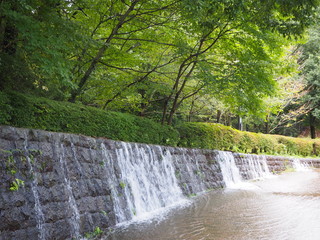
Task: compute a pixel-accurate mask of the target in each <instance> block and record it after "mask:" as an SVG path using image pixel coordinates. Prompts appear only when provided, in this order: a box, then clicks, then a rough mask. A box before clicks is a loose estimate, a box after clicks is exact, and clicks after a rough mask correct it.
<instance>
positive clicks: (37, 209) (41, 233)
mask: <svg viewBox="0 0 320 240" xmlns="http://www.w3.org/2000/svg"><path fill="white" fill-rule="evenodd" d="M27 145H28V142H27V136H25V143H24V150H25V152H26V159H27V162H28V165H29V174H30V176H32V182H31V190H32V194H33V198H34V210H35V213H36V221H37V228H38V230H39V239H40V240H44V239H46V235H45V229H44V227H43V225H44V223H45V219H44V214H43V211H42V208H41V203H40V199H39V193H38V179H37V175H36V172H35V171H34V169H33V166H32V162H33V161H31V159H30V157H29V154H28V152H29V151H28V148H27Z"/></svg>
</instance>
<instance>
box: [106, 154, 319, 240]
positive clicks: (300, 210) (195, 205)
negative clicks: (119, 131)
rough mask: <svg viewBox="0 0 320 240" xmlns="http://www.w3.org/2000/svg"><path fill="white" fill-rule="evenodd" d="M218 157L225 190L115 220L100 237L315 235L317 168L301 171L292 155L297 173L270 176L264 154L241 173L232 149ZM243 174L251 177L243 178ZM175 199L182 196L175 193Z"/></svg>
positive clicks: (243, 239)
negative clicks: (130, 219) (146, 216)
mask: <svg viewBox="0 0 320 240" xmlns="http://www.w3.org/2000/svg"><path fill="white" fill-rule="evenodd" d="M128 151H133V150H128ZM167 157H168V158H170V156H169V155H168V156H167ZM217 158H218V159H219V164H220V167H221V172H222V174H223V179H224V181H225V184H226V187H227V188H226V189H224V190H215V191H211V192H208V193H202V194H200V195H198V196H196V197H193V198H191V201H190V202H191V203H189V204H187V205H185V206H184V207H182V208H181V207H180V208H177V209H173V210H171V211H169V212H166V214H165V216H164V215H163V214H162V215H155V217H154V218H151V219H150V218H149V219H148V220H146V221H137V222H131V223H130V224H127V225H120V226H118V227H116V228H115V229H114V230H113V231H112V232H109V233H108V234H107V235H105V236H104V237H102V238H101V239H104V240H119V239H121V240H129V239H130V240H172V239H177V240H178V239H181V240H182V239H184V240H201V239H203V240H210V239H217V240H228V239H230V240H231V239H236V240H256V239H263V240H304V239H308V240H318V239H319V236H320V184H319V181H320V172H319V171H315V170H310V169H309V171H305V170H306V168H307V166H306V165H304V164H302V163H300V162H298V161H297V160H293V166H294V167H295V168H296V170H297V171H296V172H288V173H283V174H282V175H280V176H276V177H272V178H269V176H271V174H270V172H269V169H268V167H267V163H266V159H264V158H258V157H255V156H253V157H252V158H251V159H248V158H246V159H247V160H246V161H247V162H246V163H245V166H246V167H245V170H242V174H241V171H240V170H239V168H238V167H237V165H236V162H235V159H234V157H233V155H232V154H231V153H228V152H219V153H218V156H217ZM243 164H244V163H243ZM242 175H244V176H248V175H250V176H251V177H252V178H253V179H256V180H254V181H244V178H243V176H242ZM128 176H130V174H129V175H128ZM262 178H264V179H262ZM124 180H126V181H127V178H126V179H124ZM170 181H173V182H174V180H170ZM171 184H172V183H171ZM177 199H178V200H181V195H180V193H179V197H178V198H177ZM149 204H151V205H152V202H151V203H149ZM157 204H158V203H157V202H156V201H155V205H157Z"/></svg>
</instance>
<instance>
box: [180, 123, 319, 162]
mask: <svg viewBox="0 0 320 240" xmlns="http://www.w3.org/2000/svg"><path fill="white" fill-rule="evenodd" d="M176 129H177V130H178V131H179V133H180V141H179V143H178V146H181V147H192V148H206V149H218V150H231V151H237V152H243V153H263V154H279V155H298V156H304V157H306V156H314V155H317V156H319V155H320V140H315V141H314V140H310V139H302V138H292V137H285V136H279V135H269V134H261V133H251V132H242V131H238V130H236V129H233V128H231V127H227V126H223V125H221V124H212V123H211V124H209V123H183V124H180V125H179V126H177V127H176Z"/></svg>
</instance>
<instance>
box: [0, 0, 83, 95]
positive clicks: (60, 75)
mask: <svg viewBox="0 0 320 240" xmlns="http://www.w3.org/2000/svg"><path fill="white" fill-rule="evenodd" d="M77 11H78V10H77V9H76V7H75V6H73V5H70V4H69V3H68V2H67V1H64V0H50V1H45V0H28V1H11V0H3V1H1V3H0V12H1V18H0V21H1V22H0V26H1V27H0V36H1V37H0V59H1V64H0V65H1V69H0V76H1V84H0V87H1V89H15V90H19V91H38V92H43V91H44V92H46V95H47V96H48V95H52V96H57V95H61V89H63V88H69V89H70V88H71V87H72V83H71V82H70V74H71V72H70V67H69V66H70V62H69V56H70V55H69V54H70V52H72V51H73V50H74V48H75V47H77V44H78V43H80V42H81V37H79V36H78V35H77V27H76V26H75V25H74V24H73V23H72V22H71V21H70V19H68V17H70V16H71V15H72V14H74V13H75V12H77Z"/></svg>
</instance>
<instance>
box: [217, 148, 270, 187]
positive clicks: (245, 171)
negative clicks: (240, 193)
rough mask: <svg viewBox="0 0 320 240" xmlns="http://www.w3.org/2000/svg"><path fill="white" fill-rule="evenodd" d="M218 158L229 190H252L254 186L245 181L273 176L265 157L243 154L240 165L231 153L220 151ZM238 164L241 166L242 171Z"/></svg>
mask: <svg viewBox="0 0 320 240" xmlns="http://www.w3.org/2000/svg"><path fill="white" fill-rule="evenodd" d="M217 157H218V160H219V164H220V168H221V172H222V175H223V180H224V182H225V184H226V187H227V188H246V189H248V188H249V189H250V188H251V187H252V185H250V184H248V183H245V182H243V179H246V180H251V179H259V178H264V177H268V176H271V173H270V171H269V168H268V165H267V159H266V157H265V156H260V155H259V156H258V155H251V154H243V155H240V159H241V162H239V163H236V159H235V158H234V155H233V154H232V153H231V152H223V151H218V155H217ZM237 164H238V165H239V166H241V169H239V166H238V165H237Z"/></svg>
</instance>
